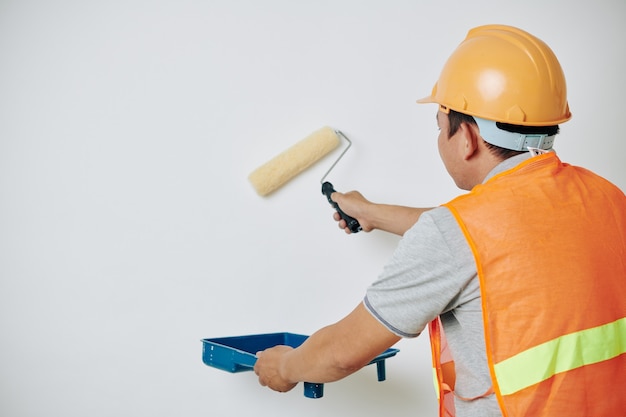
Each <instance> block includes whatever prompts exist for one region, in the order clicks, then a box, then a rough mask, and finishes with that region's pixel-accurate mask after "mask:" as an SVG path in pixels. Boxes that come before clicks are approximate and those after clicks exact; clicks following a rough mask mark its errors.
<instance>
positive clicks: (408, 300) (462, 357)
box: [364, 154, 528, 417]
mask: <svg viewBox="0 0 626 417" xmlns="http://www.w3.org/2000/svg"><path fill="white" fill-rule="evenodd" d="M526 158H528V154H522V155H519V156H515V157H513V158H509V159H507V160H506V161H504V162H502V163H501V164H499V165H498V166H497V167H496V168H494V170H493V171H492V172H490V173H489V175H488V176H487V178H486V179H485V181H486V180H487V179H489V178H491V177H492V176H494V175H496V174H497V173H499V172H502V171H505V170H507V169H510V168H513V167H515V166H516V165H517V164H519V163H520V162H522V161H523V160H525V159H526ZM364 304H365V306H366V308H367V309H368V310H369V311H370V313H371V314H372V315H373V316H374V317H376V318H377V319H378V320H379V321H380V322H381V323H382V324H383V325H385V326H386V327H387V328H388V329H389V330H390V331H392V332H393V333H395V334H397V335H398V336H401V337H416V336H418V335H419V334H420V333H421V332H422V331H423V330H424V328H425V327H426V326H427V324H428V323H429V322H430V321H431V320H433V319H434V318H436V317H437V316H441V321H442V324H443V327H444V331H445V333H446V338H447V340H448V345H449V347H450V351H451V352H452V356H453V358H454V361H455V368H456V375H457V377H456V378H457V379H456V386H455V391H456V393H457V394H458V395H459V396H462V397H468V398H472V397H476V396H479V395H482V394H483V393H485V392H486V391H487V389H489V387H491V385H492V384H491V377H490V375H489V368H488V366H487V355H486V353H485V339H484V330H483V319H482V308H481V297H480V285H479V281H478V276H477V272H476V264H475V262H474V256H473V255H472V252H471V249H470V247H469V245H468V243H467V241H466V240H465V237H464V236H463V232H462V231H461V229H460V227H459V225H458V223H457V221H456V219H455V218H454V216H453V215H452V213H451V212H450V211H449V210H448V209H447V208H445V207H438V208H435V209H433V210H431V211H428V212H426V213H424V214H422V215H421V216H420V218H419V221H418V222H417V223H416V224H415V225H414V226H413V227H412V228H411V229H409V230H408V231H407V232H406V233H405V234H404V236H403V238H402V240H401V241H400V243H399V245H398V247H397V248H396V250H395V252H394V254H393V256H392V258H391V260H390V261H389V262H388V263H387V265H386V266H385V267H384V269H383V271H382V273H381V274H380V275H379V277H378V280H377V281H376V282H374V283H373V284H372V285H371V286H370V287H369V288H368V290H367V293H366V296H365V299H364ZM455 401H456V402H455V406H456V410H457V416H459V417H491V416H494V417H495V416H498V417H501V416H502V413H501V412H500V408H499V406H498V404H497V400H496V398H495V395H493V394H492V395H490V396H488V397H485V398H480V399H477V400H474V401H469V402H468V401H462V400H459V399H455Z"/></svg>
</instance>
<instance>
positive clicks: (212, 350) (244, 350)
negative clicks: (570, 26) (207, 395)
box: [202, 333, 399, 398]
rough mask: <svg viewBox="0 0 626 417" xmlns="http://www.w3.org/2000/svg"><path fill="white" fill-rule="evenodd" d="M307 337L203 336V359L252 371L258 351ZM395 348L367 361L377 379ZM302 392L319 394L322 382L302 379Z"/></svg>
mask: <svg viewBox="0 0 626 417" xmlns="http://www.w3.org/2000/svg"><path fill="white" fill-rule="evenodd" d="M307 338H308V336H303V335H300V334H294V333H266V334H257V335H248V336H233V337H220V338H215V339H203V340H202V361H203V362H204V363H205V364H206V365H208V366H211V367H213V368H217V369H221V370H223V371H226V372H231V373H237V372H244V371H252V369H253V368H254V364H255V363H256V356H255V355H256V353H257V352H259V351H261V350H265V349H268V348H271V347H274V346H277V345H286V346H291V347H293V348H297V347H298V346H300V345H301V344H302V343H303V342H304V341H305V340H306V339H307ZM398 352H399V350H398V349H387V350H386V351H384V352H383V353H381V354H380V355H378V356H377V357H376V358H374V359H373V360H372V361H371V362H370V363H369V365H371V364H374V363H375V364H376V368H377V374H378V380H379V381H384V380H385V378H386V371H385V359H387V358H390V357H392V356H395V355H396V353H398ZM304 395H305V396H306V397H309V398H320V397H322V396H323V395H324V384H317V383H312V382H305V383H304Z"/></svg>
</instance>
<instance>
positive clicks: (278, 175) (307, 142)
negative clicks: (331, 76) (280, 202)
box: [248, 126, 361, 233]
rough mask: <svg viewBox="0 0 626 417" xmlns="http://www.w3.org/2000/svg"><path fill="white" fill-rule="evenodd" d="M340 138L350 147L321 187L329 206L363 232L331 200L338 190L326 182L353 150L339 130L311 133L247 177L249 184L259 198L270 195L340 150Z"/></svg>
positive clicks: (327, 128)
mask: <svg viewBox="0 0 626 417" xmlns="http://www.w3.org/2000/svg"><path fill="white" fill-rule="evenodd" d="M339 136H341V137H343V138H344V139H345V140H346V141H347V142H348V147H347V148H345V149H344V150H343V152H342V153H341V155H339V157H338V158H337V160H336V161H335V162H334V163H333V165H332V166H331V167H330V169H329V170H328V171H327V172H326V174H324V176H323V177H322V180H321V181H320V182H321V183H322V194H324V195H325V196H326V198H327V199H328V202H329V203H330V204H331V205H332V206H333V207H334V208H335V210H337V212H338V213H339V215H340V216H341V218H342V219H343V220H345V221H346V224H347V225H348V227H349V228H350V230H351V231H352V232H353V233H356V232H358V231H359V230H361V225H360V224H359V222H358V221H357V220H356V219H354V218H352V217H350V216H348V215H347V214H345V213H344V212H343V211H342V210H341V209H340V208H339V205H338V204H337V203H335V202H334V201H333V200H332V199H331V198H330V195H331V194H332V193H334V192H335V189H334V187H333V185H332V184H331V183H330V182H324V179H325V178H326V176H327V175H328V174H329V173H330V171H331V170H332V169H333V168H334V167H335V165H336V164H337V162H339V160H340V159H341V157H342V156H343V155H344V154H345V153H346V152H347V150H348V149H349V148H350V146H352V142H351V141H350V139H348V138H347V137H346V136H345V135H344V134H343V133H341V132H340V131H338V130H333V129H332V128H330V127H328V126H325V127H323V128H321V129H319V130H317V131H315V132H313V133H311V134H310V135H309V136H307V137H305V138H304V139H302V140H300V141H299V142H298V143H296V144H295V145H293V146H291V147H290V148H289V149H287V150H285V151H283V152H282V153H280V154H278V155H276V156H275V157H274V158H272V159H271V160H269V161H268V162H266V163H265V164H263V165H261V166H260V167H258V168H257V169H255V170H254V171H252V173H250V175H249V176H248V180H249V181H250V183H251V184H252V186H253V187H254V189H255V190H256V192H257V194H259V195H261V196H266V195H269V194H271V193H272V192H274V191H275V190H277V189H278V188H280V187H281V186H283V185H284V184H286V183H287V182H288V181H289V180H291V179H292V178H294V177H295V176H296V175H298V174H300V173H301V172H302V171H304V170H305V169H307V168H309V167H310V166H311V165H313V164H314V163H315V162H317V161H319V160H320V159H322V158H323V157H324V156H326V155H327V154H328V153H329V152H331V151H332V150H334V149H335V148H336V147H337V146H339V143H340V139H339Z"/></svg>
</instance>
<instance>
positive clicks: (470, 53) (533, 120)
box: [417, 25, 572, 126]
mask: <svg viewBox="0 0 626 417" xmlns="http://www.w3.org/2000/svg"><path fill="white" fill-rule="evenodd" d="M417 102H418V103H437V104H439V106H440V108H442V109H443V110H444V111H449V110H448V109H452V110H455V111H458V112H460V113H464V114H469V115H471V116H477V117H480V118H483V119H487V120H492V121H496V122H502V123H509V124H515V125H523V126H550V125H558V124H559V123H562V122H566V121H568V120H569V119H570V118H571V117H572V115H571V113H570V111H569V105H568V103H567V88H566V85H565V76H564V74H563V70H562V69H561V65H560V64H559V61H558V60H557V58H556V56H555V55H554V52H552V50H551V49H550V48H549V47H548V45H546V44H545V43H544V42H543V41H542V40H541V39H538V38H536V37H535V36H533V35H531V34H530V33H527V32H525V31H523V30H521V29H518V28H515V27H511V26H504V25H486V26H479V27H476V28H474V29H471V30H470V31H469V32H468V34H467V37H466V38H465V40H464V41H463V42H461V44H460V45H459V46H458V47H457V48H456V50H455V51H454V52H453V53H452V55H451V56H450V58H448V61H447V62H446V63H445V65H444V67H443V70H442V71H441V74H440V75H439V80H438V81H437V83H436V84H435V86H434V87H433V90H432V93H431V95H430V96H428V97H424V98H423V99H420V100H418V101H417Z"/></svg>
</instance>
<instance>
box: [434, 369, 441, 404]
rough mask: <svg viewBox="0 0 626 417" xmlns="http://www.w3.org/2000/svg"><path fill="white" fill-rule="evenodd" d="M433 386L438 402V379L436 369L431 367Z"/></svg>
mask: <svg viewBox="0 0 626 417" xmlns="http://www.w3.org/2000/svg"><path fill="white" fill-rule="evenodd" d="M433 385H435V392H436V393H437V400H439V397H440V395H439V378H438V377H437V368H434V367H433Z"/></svg>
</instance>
